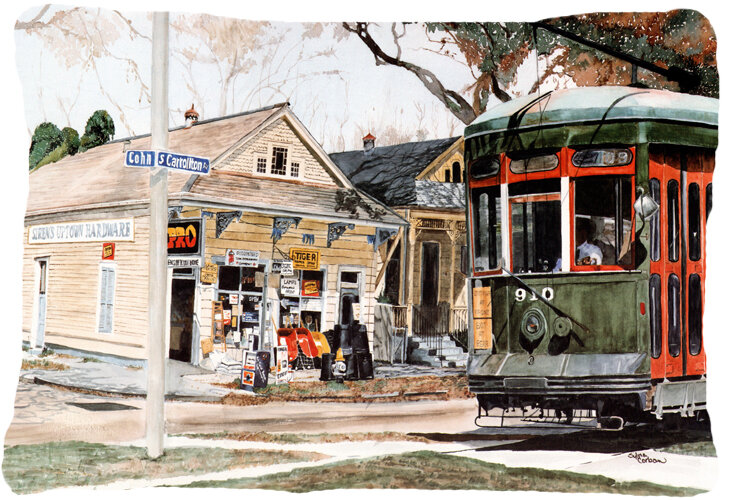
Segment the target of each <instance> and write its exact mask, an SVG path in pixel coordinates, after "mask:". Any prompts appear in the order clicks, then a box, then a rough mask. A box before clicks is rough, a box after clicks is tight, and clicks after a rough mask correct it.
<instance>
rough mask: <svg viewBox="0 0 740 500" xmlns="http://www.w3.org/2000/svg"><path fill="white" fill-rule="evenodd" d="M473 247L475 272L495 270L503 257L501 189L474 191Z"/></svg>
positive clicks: (498, 187) (489, 188) (491, 188)
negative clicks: (501, 256)
mask: <svg viewBox="0 0 740 500" xmlns="http://www.w3.org/2000/svg"><path fill="white" fill-rule="evenodd" d="M472 199H473V234H474V239H473V246H474V250H475V254H474V263H473V265H474V267H475V271H485V270H487V269H495V268H497V267H498V264H499V262H498V261H499V256H500V255H501V187H500V186H493V187H488V188H479V189H474V190H473V192H472Z"/></svg>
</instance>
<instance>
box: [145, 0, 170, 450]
mask: <svg viewBox="0 0 740 500" xmlns="http://www.w3.org/2000/svg"><path fill="white" fill-rule="evenodd" d="M168 36H169V13H167V12H155V13H154V16H153V21H152V115H151V124H152V144H151V149H153V150H155V151H157V150H160V151H161V150H166V149H167V146H168V137H167V133H168V127H167V124H168V116H167V115H168V102H167V80H168V78H167V73H168V69H169V67H168V62H167V61H168V50H169V47H168V45H169V44H168ZM149 187H150V201H149V341H148V342H147V344H148V359H147V390H146V446H147V454H148V455H149V457H150V458H157V457H159V456H161V455H162V453H163V452H164V392H165V339H166V338H167V337H166V335H165V325H166V321H165V315H166V314H168V312H169V311H167V293H166V290H165V287H166V286H167V247H166V245H165V243H166V241H167V169H166V168H156V167H155V168H152V169H151V172H150V174H149Z"/></svg>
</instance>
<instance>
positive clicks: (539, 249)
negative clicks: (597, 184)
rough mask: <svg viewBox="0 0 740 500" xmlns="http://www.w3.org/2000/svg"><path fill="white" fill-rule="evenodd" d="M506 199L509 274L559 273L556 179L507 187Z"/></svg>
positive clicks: (559, 232) (559, 246)
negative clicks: (508, 215)
mask: <svg viewBox="0 0 740 500" xmlns="http://www.w3.org/2000/svg"><path fill="white" fill-rule="evenodd" d="M509 195H510V196H509V202H510V204H511V205H510V209H511V257H512V269H513V271H514V272H515V273H532V272H548V271H553V270H559V268H558V263H559V261H560V253H561V228H560V222H561V221H560V212H561V209H560V179H547V180H541V181H529V182H518V183H515V184H511V185H510V186H509Z"/></svg>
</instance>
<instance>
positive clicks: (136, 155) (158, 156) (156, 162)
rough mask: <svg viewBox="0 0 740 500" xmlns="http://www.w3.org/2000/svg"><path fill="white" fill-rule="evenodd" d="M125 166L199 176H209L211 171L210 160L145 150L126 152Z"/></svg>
mask: <svg viewBox="0 0 740 500" xmlns="http://www.w3.org/2000/svg"><path fill="white" fill-rule="evenodd" d="M124 165H125V166H127V167H144V168H152V167H157V168H167V169H169V170H179V171H184V172H190V173H191V174H198V175H208V173H209V172H210V170H211V162H210V160H208V158H202V157H200V156H191V155H183V154H180V153H172V152H169V151H152V150H143V149H140V150H134V149H132V150H130V151H126V158H125V160H124Z"/></svg>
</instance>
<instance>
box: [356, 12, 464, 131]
mask: <svg viewBox="0 0 740 500" xmlns="http://www.w3.org/2000/svg"><path fill="white" fill-rule="evenodd" d="M342 26H343V27H344V29H346V30H347V31H349V32H350V33H354V34H356V35H357V36H358V37H359V38H360V40H361V41H362V42H363V43H364V44H365V45H366V46H367V48H368V49H370V52H372V54H373V56H374V57H375V63H376V64H378V65H380V64H388V65H391V66H397V67H399V68H404V69H405V70H407V71H410V72H411V73H413V74H414V75H415V76H416V77H417V78H418V79H419V80H421V83H422V84H423V85H424V87H426V89H427V90H428V91H429V92H431V93H432V95H433V96H434V97H436V98H437V99H439V100H440V101H442V103H443V104H444V105H445V106H446V107H447V109H449V110H450V111H451V112H452V114H454V115H455V116H456V117H457V118H458V119H459V120H460V121H462V122H463V123H465V124H468V123H471V122H472V121H473V120H475V118H476V116H477V115H476V113H475V110H474V109H473V107H472V106H471V105H470V104H468V102H467V101H466V100H465V98H463V97H462V96H461V95H460V94H458V93H457V92H455V91H453V90H449V89H447V88H445V86H444V85H442V82H440V81H439V78H437V76H436V75H434V73H432V72H431V71H429V70H427V69H424V68H422V67H420V66H417V65H415V64H412V63H410V62H408V61H403V60H401V59H399V58H397V57H393V56H391V55H389V54H387V53H386V52H385V51H383V49H381V48H380V46H379V45H378V44H377V42H376V41H375V39H373V37H372V36H371V35H370V33H369V32H368V30H367V23H355V26H354V27H352V26H350V24H349V23H346V22H343V23H342Z"/></svg>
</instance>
